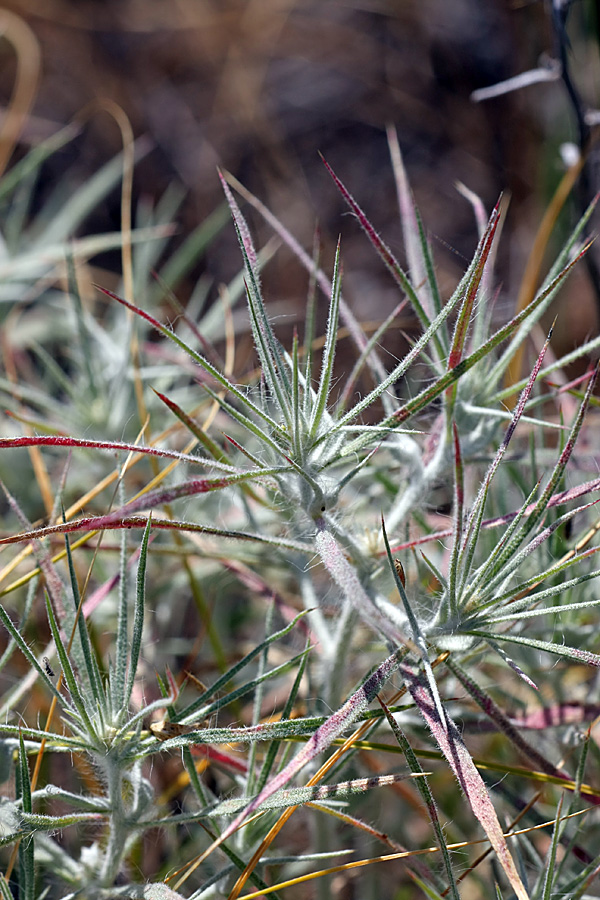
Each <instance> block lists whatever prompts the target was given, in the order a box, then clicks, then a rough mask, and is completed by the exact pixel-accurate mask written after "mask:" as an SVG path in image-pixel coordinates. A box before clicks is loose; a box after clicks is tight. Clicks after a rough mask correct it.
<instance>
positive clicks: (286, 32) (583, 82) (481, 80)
mask: <svg viewBox="0 0 600 900" xmlns="http://www.w3.org/2000/svg"><path fill="white" fill-rule="evenodd" d="M4 8H5V9H9V10H12V11H14V12H16V13H18V14H19V15H20V16H22V17H23V19H24V20H25V21H26V22H27V23H28V25H29V26H30V28H31V29H32V31H33V33H34V34H35V36H36V38H37V40H38V41H39V44H40V48H41V55H42V77H41V82H40V85H39V92H38V94H37V98H36V101H35V104H34V111H33V116H32V117H31V119H30V120H29V122H28V125H27V127H26V129H25V131H24V134H23V137H22V141H21V150H20V152H21V153H22V152H23V149H24V147H25V146H27V145H28V144H31V143H35V142H36V141H37V140H38V139H39V138H40V137H41V136H46V135H48V134H50V133H52V132H54V131H55V130H56V129H58V128H59V127H60V126H62V125H64V124H65V123H67V122H69V121H70V120H71V119H72V117H73V116H75V115H77V114H78V113H79V112H80V111H81V109H82V108H84V107H85V106H86V105H87V104H89V103H90V102H91V101H93V100H97V99H105V98H110V99H112V100H114V101H115V102H116V103H118V104H119V105H120V106H121V107H122V108H123V109H124V110H125V112H126V113H127V115H128V117H129V119H130V121H131V124H132V127H133V130H134V133H135V135H136V136H140V135H146V136H148V138H149V139H150V141H151V144H152V149H151V152H150V153H149V154H148V155H147V156H146V157H145V158H144V159H143V160H142V161H141V162H140V163H139V165H138V167H137V169H136V175H135V186H134V192H135V198H134V199H135V201H136V202H137V201H138V200H139V198H140V197H143V196H145V195H151V196H153V197H155V198H158V197H159V196H160V195H161V194H162V192H163V191H164V190H165V189H166V187H167V186H168V185H169V183H172V182H173V181H176V182H179V183H180V184H181V185H183V187H184V188H185V190H186V200H185V203H184V205H183V207H182V210H181V213H180V214H179V215H178V227H179V236H178V237H177V238H175V240H176V241H177V240H181V239H182V236H183V235H185V234H186V233H189V232H190V231H191V230H192V229H193V228H194V227H195V226H196V225H198V223H199V222H201V221H202V220H203V219H204V218H205V217H206V216H207V215H208V214H209V213H211V212H212V211H213V210H214V209H215V208H216V207H217V206H218V205H219V204H220V203H221V202H222V193H221V190H220V187H219V183H218V179H217V175H216V167H217V165H221V166H224V167H225V168H226V169H228V170H230V171H231V172H232V173H234V174H235V175H236V176H237V177H238V178H239V179H240V180H241V181H242V182H243V183H244V184H245V185H246V186H247V187H248V188H249V189H250V190H251V191H253V192H254V193H255V194H257V195H258V196H259V197H260V199H261V200H263V202H265V203H266V204H267V206H269V207H270V209H271V210H272V211H273V212H274V213H275V214H276V215H278V216H279V217H280V218H281V219H282V220H283V221H284V223H285V224H286V225H287V226H288V227H290V228H291V229H292V230H293V231H294V233H295V234H296V235H297V236H298V237H299V238H300V239H301V241H302V242H303V243H304V245H305V246H307V247H310V245H311V242H312V234H313V229H314V226H315V221H316V220H318V221H319V223H320V226H321V229H322V231H323V234H324V238H325V244H326V247H328V248H329V249H328V251H327V253H326V257H325V260H324V262H325V264H326V265H327V266H329V265H330V263H331V254H332V250H331V247H332V246H333V244H334V242H335V240H336V239H337V235H338V233H339V232H340V231H341V232H342V235H343V244H342V252H343V257H344V262H345V294H346V296H347V298H348V299H349V300H350V302H351V304H352V305H353V306H354V308H355V310H356V312H357V314H358V315H359V317H362V318H367V319H373V318H380V317H381V316H382V315H383V313H384V312H385V311H388V310H389V309H390V308H391V307H392V306H393V305H394V304H395V302H397V299H398V298H397V293H396V289H395V287H394V285H393V284H392V282H391V280H390V279H389V277H388V276H387V274H386V273H385V272H384V271H383V270H382V266H381V264H380V263H379V261H378V260H377V259H376V258H375V255H374V254H373V252H372V250H371V248H370V246H369V245H368V242H367V241H366V239H365V238H364V237H363V236H362V235H361V234H360V233H359V228H358V226H357V224H356V222H355V221H354V220H352V219H351V218H350V217H348V216H344V215H343V213H344V211H345V208H344V204H343V202H342V200H341V198H340V197H339V195H338V193H337V191H336V189H335V187H334V186H333V184H332V182H331V180H330V178H329V176H328V175H327V173H326V172H325V170H324V167H323V165H322V163H321V161H320V159H319V155H318V153H319V151H320V152H321V153H323V155H324V156H325V158H326V159H327V160H328V161H329V162H330V164H331V165H332V166H333V168H334V169H335V170H336V172H337V173H338V175H339V176H340V177H341V178H342V180H343V181H344V182H345V183H346V185H347V186H348V187H349V189H350V190H351V191H352V193H353V194H354V196H355V197H356V198H357V200H358V201H359V202H360V203H361V205H362V206H363V208H364V209H365V211H366V212H367V214H368V215H369V216H370V218H371V219H372V221H373V222H374V224H375V225H376V227H377V228H378V229H379V231H380V232H381V233H382V235H383V236H384V237H385V239H386V240H387V241H388V243H389V244H390V246H391V247H392V249H393V250H394V251H395V252H396V253H398V254H399V255H400V257H401V258H403V257H402V249H401V232H400V227H399V222H398V214H397V208H396V202H395V191H394V184H393V176H392V170H391V165H390V162H389V153H388V148H387V140H386V134H385V127H386V125H387V124H388V123H392V124H394V125H395V126H396V128H397V131H398V135H399V140H400V144H401V147H402V151H403V154H404V158H405V163H406V166H407V169H408V173H409V177H410V179H411V183H412V186H413V189H414V193H415V196H416V200H417V203H418V204H419V206H420V208H421V212H422V214H423V218H424V221H425V224H426V227H427V229H428V233H429V235H430V238H431V240H432V242H433V246H434V252H435V257H436V264H437V266H438V268H439V272H440V278H441V282H442V285H443V287H444V288H445V289H446V290H448V289H449V288H451V286H452V285H453V284H454V283H455V281H456V279H457V278H458V277H459V275H460V274H461V272H462V271H463V270H464V267H465V266H466V262H467V260H468V258H469V257H470V255H471V254H472V252H473V250H474V247H475V244H476V240H477V233H476V227H475V223H474V218H473V214H472V210H471V208H470V206H469V204H468V203H467V202H466V201H465V200H464V199H463V198H462V197H460V196H459V195H458V193H457V191H456V189H455V182H456V181H462V182H464V184H466V185H467V187H468V188H470V189H471V190H473V191H475V192H476V193H477V194H479V196H480V197H481V198H482V200H483V202H484V204H485V206H486V208H487V209H488V210H489V209H490V208H491V206H492V205H493V203H494V202H495V201H496V199H497V197H498V195H499V193H500V191H501V190H504V191H507V192H508V194H509V195H510V197H511V205H510V209H509V213H508V217H507V222H506V227H505V232H504V238H503V243H502V250H501V252H500V268H499V275H498V281H499V282H500V284H501V288H502V296H503V297H504V298H505V299H506V303H507V304H508V303H511V302H514V296H515V295H516V291H517V289H518V284H519V279H520V277H521V275H522V272H523V267H524V265H525V260H526V256H527V253H528V251H529V249H530V247H531V244H532V241H533V236H534V233H535V229H536V228H537V225H538V224H539V220H540V218H541V215H542V213H543V210H544V208H545V205H546V204H547V202H548V199H549V197H550V196H551V192H552V190H553V188H554V187H555V186H556V184H557V182H558V181H559V179H560V177H561V175H562V172H563V166H562V163H561V159H560V154H559V150H558V148H559V145H560V143H561V142H562V141H567V140H573V141H575V142H577V140H578V135H577V127H576V121H575V118H574V115H573V109H572V106H571V105H570V103H569V100H568V97H567V92H566V90H565V87H564V85H563V83H562V82H560V81H554V82H551V83H545V84H537V85H532V86H530V87H528V88H525V89H524V90H521V91H519V92H516V93H510V94H506V95H504V96H501V97H498V98H496V99H491V100H487V101H485V102H481V103H474V102H473V101H472V100H471V98H470V95H471V93H472V91H474V90H476V89H479V88H481V87H484V86H487V85H490V84H494V83H496V82H498V81H501V80H503V79H506V78H508V77H509V76H512V75H516V74H518V73H519V72H523V71H525V70H527V69H531V68H532V67H535V66H537V65H538V62H539V58H540V54H542V53H544V52H549V53H554V52H555V50H556V34H555V31H553V28H552V23H551V21H550V19H549V15H548V9H547V7H546V6H545V5H544V4H543V3H541V2H524V0H515V2H512V3H511V2H502V0H453V2H452V3H447V2H443V0H419V2H416V0H330V2H327V0H325V2H324V0H247V2H240V0H17V2H6V3H5V4H4ZM594 15H595V4H594V3H586V2H580V3H575V4H574V5H573V9H572V10H571V15H570V20H569V23H568V28H569V38H570V42H571V50H570V51H569V52H570V60H571V63H572V66H573V72H574V74H575V76H576V78H577V80H578V82H579V86H580V89H581V92H582V94H583V97H584V100H585V103H586V104H587V105H588V106H593V105H594V102H595V95H594V92H595V89H596V86H597V83H598V79H597V75H598V62H597V56H598V53H597V50H598V45H597V41H596V39H595V27H596V26H595V19H594ZM0 60H1V63H2V65H1V67H0V99H1V100H2V102H3V103H4V104H6V102H7V101H8V98H9V96H10V92H11V89H12V80H13V76H14V54H13V52H12V50H11V48H10V46H9V45H8V44H6V43H5V42H2V43H1V44H0ZM120 148H121V137H120V134H119V131H118V129H117V127H116V126H115V124H114V122H113V121H112V120H111V119H110V118H109V117H108V116H107V115H106V114H96V115H94V116H92V117H91V119H90V120H89V122H88V124H87V125H86V126H85V128H84V130H83V132H82V134H81V135H80V136H79V137H78V138H77V139H76V140H75V141H74V142H73V143H72V144H71V145H69V146H68V147H67V148H66V149H65V150H64V151H62V152H61V153H59V154H57V155H56V156H55V157H54V158H53V159H52V160H51V162H50V163H49V164H48V165H47V166H46V168H45V170H44V181H45V183H46V185H51V184H52V183H53V182H55V181H56V180H57V179H58V178H59V177H60V176H61V174H62V173H63V172H65V171H69V172H70V177H71V178H73V179H80V180H81V179H85V178H86V177H89V175H90V174H91V173H93V172H94V171H96V170H97V169H98V167H99V166H100V165H101V164H102V163H103V162H104V161H106V160H107V159H109V158H110V157H112V156H113V155H114V154H115V153H117V152H118V151H119V150H120ZM40 190H41V191H43V190H44V183H42V185H41V187H40ZM576 213H577V201H576V200H574V201H572V202H571V204H570V206H569V208H568V209H567V210H566V212H565V223H564V224H563V228H562V231H563V233H564V232H565V228H566V226H567V224H568V223H569V222H570V223H572V222H573V221H575V218H576ZM248 216H249V219H250V221H251V224H252V227H253V230H254V232H255V234H257V239H258V243H259V244H262V243H264V241H265V240H266V239H267V238H268V237H269V236H270V235H269V230H268V228H267V227H266V226H265V225H264V224H263V223H262V222H261V221H260V220H259V219H258V218H257V217H256V216H255V215H252V214H251V213H248ZM87 227H88V228H89V229H90V230H92V229H118V227H119V192H118V191H114V192H113V194H111V196H110V197H109V198H108V200H107V201H106V202H105V203H103V204H102V205H101V207H100V208H99V209H98V211H97V212H96V213H95V214H94V216H93V217H92V218H91V219H90V220H88V223H87ZM116 263H118V260H116ZM107 265H109V266H110V265H111V263H110V260H109V261H108V262H107ZM239 266H240V258H239V254H238V252H237V250H236V248H235V239H234V235H233V229H231V228H226V229H225V231H224V232H223V233H222V235H221V236H220V238H219V239H218V240H217V241H216V242H215V243H214V244H213V245H212V246H211V248H209V250H208V252H207V254H206V256H205V258H204V259H203V261H202V262H201V264H200V265H199V268H198V270H197V271H196V272H195V273H194V277H197V276H199V275H200V274H202V272H207V273H208V274H209V275H210V277H211V278H212V279H214V282H215V283H218V282H219V281H221V280H223V279H229V278H231V277H232V275H233V274H235V272H236V271H237V270H238V269H239ZM189 290H190V285H187V286H186V285H183V286H182V287H181V291H180V293H181V296H182V299H185V294H186V291H187V292H189ZM266 290H267V296H268V297H270V298H271V299H294V300H296V301H297V303H298V304H301V303H302V298H303V296H304V293H305V290H306V279H305V276H304V274H303V273H301V272H300V269H299V267H298V268H297V267H296V266H295V265H294V262H293V260H292V259H291V257H290V254H289V253H288V252H287V251H280V252H279V253H278V254H277V255H276V257H275V259H274V261H273V262H271V263H270V264H269V266H268V272H267V274H266ZM593 297H594V292H593V290H591V288H590V284H589V278H588V275H587V273H586V270H585V267H581V268H580V271H579V273H578V274H577V276H576V277H575V278H574V279H572V281H571V286H570V289H569V294H568V298H569V299H568V304H569V316H568V321H569V327H571V328H572V329H573V330H574V334H575V337H573V336H569V337H568V338H566V342H567V343H569V342H571V341H572V340H574V339H581V338H582V337H584V336H585V335H586V334H592V333H595V331H596V330H597V325H596V319H595V315H596V314H595V307H594V303H593ZM590 298H591V299H590ZM140 300H141V298H140ZM563 302H566V301H563ZM565 328H566V322H565ZM559 330H560V328H559ZM563 335H566V331H565V332H563Z"/></svg>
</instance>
